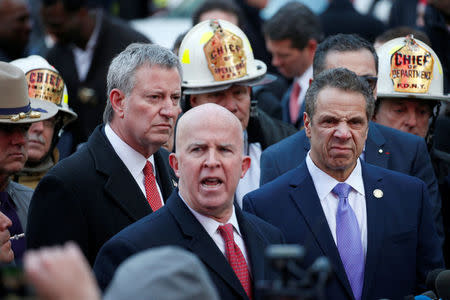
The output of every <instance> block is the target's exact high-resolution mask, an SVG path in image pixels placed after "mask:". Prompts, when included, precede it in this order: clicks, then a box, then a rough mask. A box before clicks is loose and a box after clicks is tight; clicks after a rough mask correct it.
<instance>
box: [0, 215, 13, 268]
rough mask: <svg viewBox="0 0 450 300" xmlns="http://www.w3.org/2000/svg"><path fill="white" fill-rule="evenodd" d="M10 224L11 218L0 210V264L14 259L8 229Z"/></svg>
mask: <svg viewBox="0 0 450 300" xmlns="http://www.w3.org/2000/svg"><path fill="white" fill-rule="evenodd" d="M11 225H12V222H11V220H10V219H9V218H8V217H7V216H5V215H4V214H3V213H2V212H0V264H2V263H10V262H12V261H13V260H14V252H13V251H12V249H11V242H10V240H9V238H10V234H9V230H8V227H10V226H11Z"/></svg>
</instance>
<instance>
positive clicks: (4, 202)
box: [0, 192, 26, 263]
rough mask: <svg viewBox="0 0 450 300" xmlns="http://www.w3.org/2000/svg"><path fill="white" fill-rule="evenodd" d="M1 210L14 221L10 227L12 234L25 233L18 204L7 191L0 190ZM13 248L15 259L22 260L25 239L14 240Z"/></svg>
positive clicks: (12, 242)
mask: <svg viewBox="0 0 450 300" xmlns="http://www.w3.org/2000/svg"><path fill="white" fill-rule="evenodd" d="M0 211H1V212H2V213H4V214H5V215H6V216H7V217H8V218H9V219H10V220H11V222H12V226H11V227H9V228H8V229H9V233H10V234H11V236H13V235H15V234H20V233H23V228H22V224H20V220H19V216H18V215H17V213H16V205H15V204H14V202H13V201H12V199H11V197H9V195H8V193H7V192H0ZM11 248H12V250H13V251H14V261H16V263H17V262H21V261H22V256H23V253H24V252H25V248H26V245H25V239H24V238H21V239H18V240H12V241H11Z"/></svg>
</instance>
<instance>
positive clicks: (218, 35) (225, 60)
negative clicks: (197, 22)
mask: <svg viewBox="0 0 450 300" xmlns="http://www.w3.org/2000/svg"><path fill="white" fill-rule="evenodd" d="M210 26H211V27H212V28H213V31H214V34H213V36H212V37H211V38H210V39H209V41H208V42H207V43H206V44H205V46H204V47H203V51H204V53H205V56H206V60H207V62H208V68H209V70H210V71H211V74H212V75H213V77H214V80H215V81H225V80H230V79H236V78H240V77H243V76H245V75H247V61H246V56H245V52H244V45H243V42H242V39H241V38H240V37H239V36H237V35H235V34H233V33H232V32H230V31H228V30H224V29H222V27H221V26H220V24H219V22H218V21H217V20H211V23H210Z"/></svg>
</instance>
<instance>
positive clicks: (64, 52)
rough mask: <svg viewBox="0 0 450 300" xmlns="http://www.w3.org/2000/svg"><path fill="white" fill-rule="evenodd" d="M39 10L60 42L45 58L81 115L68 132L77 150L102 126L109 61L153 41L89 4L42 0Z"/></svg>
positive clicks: (45, 22) (75, 109) (73, 107)
mask: <svg viewBox="0 0 450 300" xmlns="http://www.w3.org/2000/svg"><path fill="white" fill-rule="evenodd" d="M41 12H42V20H43V21H44V25H45V27H46V30H47V31H48V32H49V33H51V34H52V35H53V36H54V37H55V38H56V44H55V46H54V47H53V48H51V49H50V50H49V52H48V54H47V60H48V61H49V62H50V64H52V65H53V66H54V67H55V68H56V69H57V70H58V71H59V72H60V73H61V76H62V78H64V81H65V83H66V85H67V90H68V91H69V101H70V106H71V107H72V109H73V110H74V111H75V112H76V113H77V114H78V120H76V121H75V122H74V123H73V124H71V125H70V126H69V127H68V128H67V130H68V131H69V132H70V133H72V135H73V150H74V149H75V148H76V146H77V145H78V144H79V143H84V142H86V140H87V138H88V137H89V136H90V135H91V133H92V132H93V131H94V129H95V127H96V126H97V125H98V124H100V123H101V119H102V113H103V109H104V108H105V104H106V98H105V95H106V84H105V83H106V74H107V71H108V66H109V64H110V62H111V60H112V59H113V58H114V57H115V56H116V55H117V54H119V53H120V52H121V51H123V50H124V49H125V48H126V47H127V46H128V45H129V44H131V43H135V42H149V39H147V38H146V37H145V36H144V35H142V34H140V33H138V32H137V31H135V30H133V29H132V28H131V27H130V26H129V25H128V24H126V23H125V22H123V21H121V20H119V19H115V18H113V17H111V16H108V15H107V14H106V13H103V12H102V11H100V10H90V9H89V7H88V3H87V1H86V0H82V1H70V0H43V1H42V10H41ZM65 146H66V145H65Z"/></svg>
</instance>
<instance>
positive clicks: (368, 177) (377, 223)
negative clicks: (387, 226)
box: [361, 163, 385, 299]
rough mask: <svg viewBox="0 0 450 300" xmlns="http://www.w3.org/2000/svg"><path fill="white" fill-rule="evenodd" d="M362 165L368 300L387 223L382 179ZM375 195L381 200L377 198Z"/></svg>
mask: <svg viewBox="0 0 450 300" xmlns="http://www.w3.org/2000/svg"><path fill="white" fill-rule="evenodd" d="M361 165H362V175H363V180H364V191H365V194H366V195H365V196H366V210H367V254H366V267H365V271H364V289H363V294H362V299H367V296H368V295H370V294H372V293H371V292H370V287H371V283H372V281H373V278H374V275H375V273H376V268H377V262H378V257H379V255H380V252H381V251H382V249H381V247H382V242H383V234H384V223H385V222H384V220H383V218H384V213H383V210H384V205H383V202H384V201H383V197H382V195H381V194H380V191H384V190H385V189H384V184H383V181H382V177H381V176H377V175H376V174H377V173H376V170H373V169H372V168H371V167H370V166H368V165H367V164H365V163H362V164H361ZM369 169H370V170H369ZM374 191H375V192H374ZM375 194H376V195H377V196H378V197H379V198H377V197H375V196H374V195H375ZM380 196H381V197H380Z"/></svg>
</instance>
